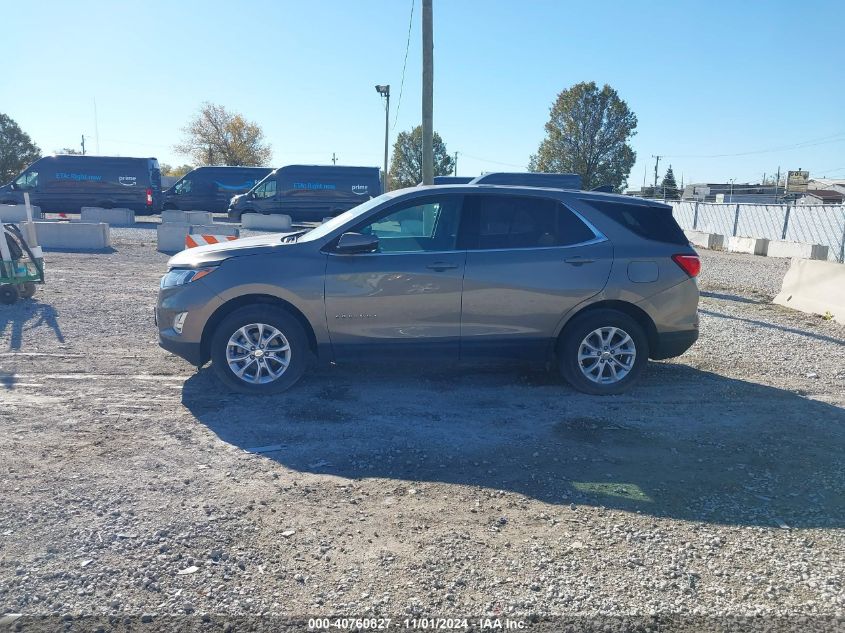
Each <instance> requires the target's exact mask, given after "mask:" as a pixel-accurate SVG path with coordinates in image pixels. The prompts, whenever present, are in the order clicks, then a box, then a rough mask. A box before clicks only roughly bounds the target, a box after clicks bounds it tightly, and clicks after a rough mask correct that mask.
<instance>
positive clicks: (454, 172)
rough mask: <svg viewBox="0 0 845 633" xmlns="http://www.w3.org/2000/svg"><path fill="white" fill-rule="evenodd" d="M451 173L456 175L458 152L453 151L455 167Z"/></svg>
mask: <svg viewBox="0 0 845 633" xmlns="http://www.w3.org/2000/svg"><path fill="white" fill-rule="evenodd" d="M452 175H453V176H457V175H458V152H455V169H453V170H452Z"/></svg>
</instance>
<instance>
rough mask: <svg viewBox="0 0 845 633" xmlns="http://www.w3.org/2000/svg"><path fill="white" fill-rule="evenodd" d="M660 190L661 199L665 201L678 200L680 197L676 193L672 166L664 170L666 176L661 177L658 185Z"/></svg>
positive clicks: (676, 188) (677, 192)
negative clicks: (661, 179)
mask: <svg viewBox="0 0 845 633" xmlns="http://www.w3.org/2000/svg"><path fill="white" fill-rule="evenodd" d="M660 189H661V193H662V195H663V197H664V198H665V199H666V200H678V199H680V197H681V194H680V192H679V191H678V183H677V181H676V180H675V172H673V171H672V165H669V169H667V170H666V175H665V176H663V181H662V182H661V183H660Z"/></svg>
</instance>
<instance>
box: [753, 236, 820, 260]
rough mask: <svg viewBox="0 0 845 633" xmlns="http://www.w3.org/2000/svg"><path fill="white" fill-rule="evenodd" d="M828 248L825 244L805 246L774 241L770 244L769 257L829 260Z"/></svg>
mask: <svg viewBox="0 0 845 633" xmlns="http://www.w3.org/2000/svg"><path fill="white" fill-rule="evenodd" d="M827 250H828V247H827V245H825V244H805V243H804V242H787V241H785V240H772V241H771V242H769V250H768V252H767V255H768V256H769V257H797V258H799V259H822V260H825V259H827Z"/></svg>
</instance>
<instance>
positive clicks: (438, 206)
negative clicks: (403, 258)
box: [357, 196, 461, 253]
mask: <svg viewBox="0 0 845 633" xmlns="http://www.w3.org/2000/svg"><path fill="white" fill-rule="evenodd" d="M460 202H461V198H460V196H441V197H438V198H436V199H426V200H422V201H414V202H413V203H411V204H405V205H403V206H402V207H401V208H399V209H396V210H391V211H388V212H387V214H386V215H382V216H381V217H379V218H378V219H376V220H374V221H372V222H368V223H367V224H365V225H363V226H361V227H359V228H358V229H357V232H358V233H363V234H364V235H375V236H377V237H378V238H379V250H378V252H380V253H421V252H423V253H424V252H431V251H452V250H455V243H456V241H457V234H458V217H459V212H460Z"/></svg>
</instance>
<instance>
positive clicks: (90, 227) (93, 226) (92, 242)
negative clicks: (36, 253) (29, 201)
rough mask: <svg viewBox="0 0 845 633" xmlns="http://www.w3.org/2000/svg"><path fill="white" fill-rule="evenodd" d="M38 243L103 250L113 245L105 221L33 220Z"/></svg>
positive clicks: (46, 245)
mask: <svg viewBox="0 0 845 633" xmlns="http://www.w3.org/2000/svg"><path fill="white" fill-rule="evenodd" d="M33 225H34V226H35V235H36V238H37V239H38V245H39V246H41V247H43V248H55V249H67V250H75V251H89V250H102V249H104V248H108V247H109V246H110V245H111V241H110V238H109V225H108V224H105V223H103V222H97V223H88V222H33Z"/></svg>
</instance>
